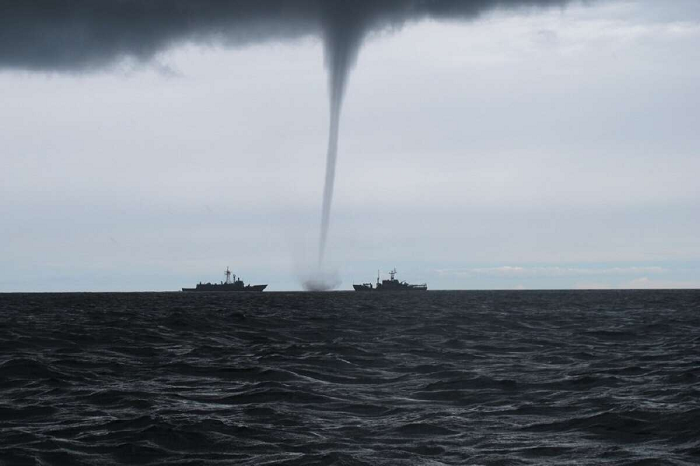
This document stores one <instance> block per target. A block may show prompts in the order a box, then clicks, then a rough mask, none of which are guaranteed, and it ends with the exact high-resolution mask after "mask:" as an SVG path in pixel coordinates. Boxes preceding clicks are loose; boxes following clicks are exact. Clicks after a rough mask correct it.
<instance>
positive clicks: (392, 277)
mask: <svg viewBox="0 0 700 466" xmlns="http://www.w3.org/2000/svg"><path fill="white" fill-rule="evenodd" d="M389 275H391V281H392V282H393V281H394V275H396V267H394V270H392V271H391V272H389Z"/></svg>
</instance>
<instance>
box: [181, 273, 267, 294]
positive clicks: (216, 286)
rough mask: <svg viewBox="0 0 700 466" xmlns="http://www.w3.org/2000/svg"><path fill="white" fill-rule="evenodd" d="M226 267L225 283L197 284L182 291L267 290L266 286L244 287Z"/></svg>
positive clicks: (241, 281)
mask: <svg viewBox="0 0 700 466" xmlns="http://www.w3.org/2000/svg"><path fill="white" fill-rule="evenodd" d="M231 275H232V274H231V271H230V270H229V269H228V267H226V281H225V282H221V283H199V284H198V285H197V286H196V287H195V288H183V289H182V291H253V292H260V291H263V290H264V289H265V288H267V285H246V284H245V283H243V280H241V278H240V277H236V275H235V274H233V280H232V279H231Z"/></svg>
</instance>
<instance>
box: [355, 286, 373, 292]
mask: <svg viewBox="0 0 700 466" xmlns="http://www.w3.org/2000/svg"><path fill="white" fill-rule="evenodd" d="M352 287H353V288H355V291H374V288H372V287H371V286H365V285H352Z"/></svg>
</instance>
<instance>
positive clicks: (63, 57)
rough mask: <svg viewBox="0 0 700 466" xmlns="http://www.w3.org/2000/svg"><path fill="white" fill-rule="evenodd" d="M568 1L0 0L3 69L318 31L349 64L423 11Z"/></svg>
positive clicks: (143, 55)
mask: <svg viewBox="0 0 700 466" xmlns="http://www.w3.org/2000/svg"><path fill="white" fill-rule="evenodd" d="M566 1H567V0H372V1H370V0H246V1H242V0H241V1H228V2H226V1H214V0H43V1H38V0H10V1H2V2H0V68H19V69H27V70H45V71H81V70H89V69H93V68H99V67H102V66H105V65H109V64H110V63H113V62H114V61H115V60H119V59H121V58H126V57H129V58H134V59H137V60H148V59H150V58H152V57H153V56H154V55H155V54H157V53H158V52H159V51H161V50H164V49H167V48H168V47H171V46H173V45H177V44H180V43H184V42H190V41H192V42H215V43H221V44H224V45H245V44H250V43H257V42H262V41H267V40H285V39H292V38H298V37H303V36H310V35H313V36H322V37H323V38H324V42H325V43H326V46H327V49H326V50H327V52H328V54H327V59H328V65H329V67H330V68H331V70H332V69H333V67H334V66H341V67H342V65H338V64H337V63H334V59H335V57H337V56H338V55H340V56H341V59H340V62H348V63H352V61H353V59H354V56H355V55H356V53H357V46H358V45H359V43H360V42H361V40H362V38H363V36H364V34H365V33H366V32H367V31H371V30H374V29H381V28H385V27H396V26H400V25H402V24H403V23H405V22H407V21H411V20H418V19H422V18H426V17H432V18H441V19H468V18H470V17H474V16H476V15H477V14H479V13H482V12H484V11H487V10H490V9H493V8H508V7H521V6H525V7H527V6H548V5H561V4H564V3H566Z"/></svg>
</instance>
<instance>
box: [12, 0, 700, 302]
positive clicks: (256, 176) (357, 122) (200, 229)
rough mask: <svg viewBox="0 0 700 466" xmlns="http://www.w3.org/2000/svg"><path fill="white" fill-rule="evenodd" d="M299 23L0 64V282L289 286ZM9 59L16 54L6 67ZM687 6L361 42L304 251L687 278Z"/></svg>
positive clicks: (691, 188) (444, 28) (386, 260)
mask: <svg viewBox="0 0 700 466" xmlns="http://www.w3.org/2000/svg"><path fill="white" fill-rule="evenodd" d="M323 56H324V52H323V44H322V42H321V40H320V38H319V37H318V36H317V35H314V34H311V35H304V34H301V35H299V36H294V37H283V38H276V39H275V40H274V41H271V42H270V41H266V42H261V43H256V42H253V43H249V44H245V45H240V44H234V45H225V44H222V43H220V42H217V41H208V42H201V41H199V42H196V43H192V42H188V41H181V42H178V45H177V46H173V47H166V48H164V49H162V50H158V51H157V53H155V56H154V58H153V59H127V60H121V61H118V62H116V63H114V62H112V63H109V64H108V65H107V66H100V67H95V68H90V69H89V70H70V69H68V70H52V69H39V70H37V69H32V68H31V67H28V66H19V65H16V64H15V63H11V64H9V65H8V64H4V63H3V62H2V60H0V162H1V167H2V168H1V169H0V218H2V221H1V222H0V292H3V291H8V292H9V291H80V290H84V291H98V290H104V291H125V290H137V291H138V290H143V291H145V290H177V289H179V288H180V287H183V286H192V285H194V284H195V283H197V282H199V281H219V280H221V279H223V271H224V270H225V268H226V267H227V266H230V267H231V269H232V270H233V271H234V272H235V273H237V274H239V275H241V276H242V277H243V279H244V280H245V281H246V282H251V283H268V284H269V288H268V289H269V290H297V289H301V278H300V277H301V276H303V275H304V271H305V270H306V269H307V268H308V267H309V264H313V263H314V261H315V260H316V254H317V247H318V246H317V241H318V234H319V233H318V227H319V222H320V214H321V195H322V191H323V177H324V170H325V150H326V144H327V138H328V134H327V129H328V91H327V87H328V86H327V79H328V78H327V73H326V70H325V69H324V60H323ZM20 65H21V64H20ZM699 82H700V5H699V2H697V1H695V0H687V1H683V0H677V1H673V2H658V1H651V0H649V1H624V0H620V1H616V0H609V1H602V0H601V1H597V2H586V3H577V2H574V3H570V4H568V5H566V6H563V7H562V6H556V7H553V8H548V9H525V10H522V9H518V10H496V11H486V12H484V13H483V14H481V15H480V16H479V17H478V18H475V19H471V20H468V21H462V20H460V21H445V20H443V19H440V20H437V19H427V20H422V21H418V22H410V23H407V24H404V25H403V26H401V27H395V28H392V30H391V31H388V30H382V31H380V32H376V31H375V32H372V33H370V34H369V35H368V37H367V38H366V39H365V41H364V45H363V46H362V48H361V50H360V52H359V57H358V60H357V64H356V66H355V67H354V70H353V72H352V75H351V77H350V80H349V83H348V86H347V93H346V97H345V104H344V109H343V113H342V122H341V127H340V145H339V147H340V149H339V158H338V172H337V177H336V192H335V197H334V204H333V210H332V219H331V228H330V236H329V242H328V250H327V257H328V260H329V267H330V268H332V269H336V270H337V271H338V273H339V275H340V278H341V280H342V284H341V285H340V288H341V289H350V288H351V284H352V283H353V281H354V282H357V283H359V282H364V281H373V280H374V279H375V278H376V273H377V269H381V270H382V271H383V272H387V271H388V270H390V269H391V268H392V267H394V266H395V267H397V269H398V271H399V275H398V277H397V278H400V279H405V280H407V281H409V282H413V283H418V282H427V283H428V285H429V288H431V289H514V288H525V289H540V288H674V287H675V288H697V287H700V188H699V187H698V186H699V185H700V183H699V182H698V173H700V157H699V156H700V129H699V128H700V92H698V83H699Z"/></svg>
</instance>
